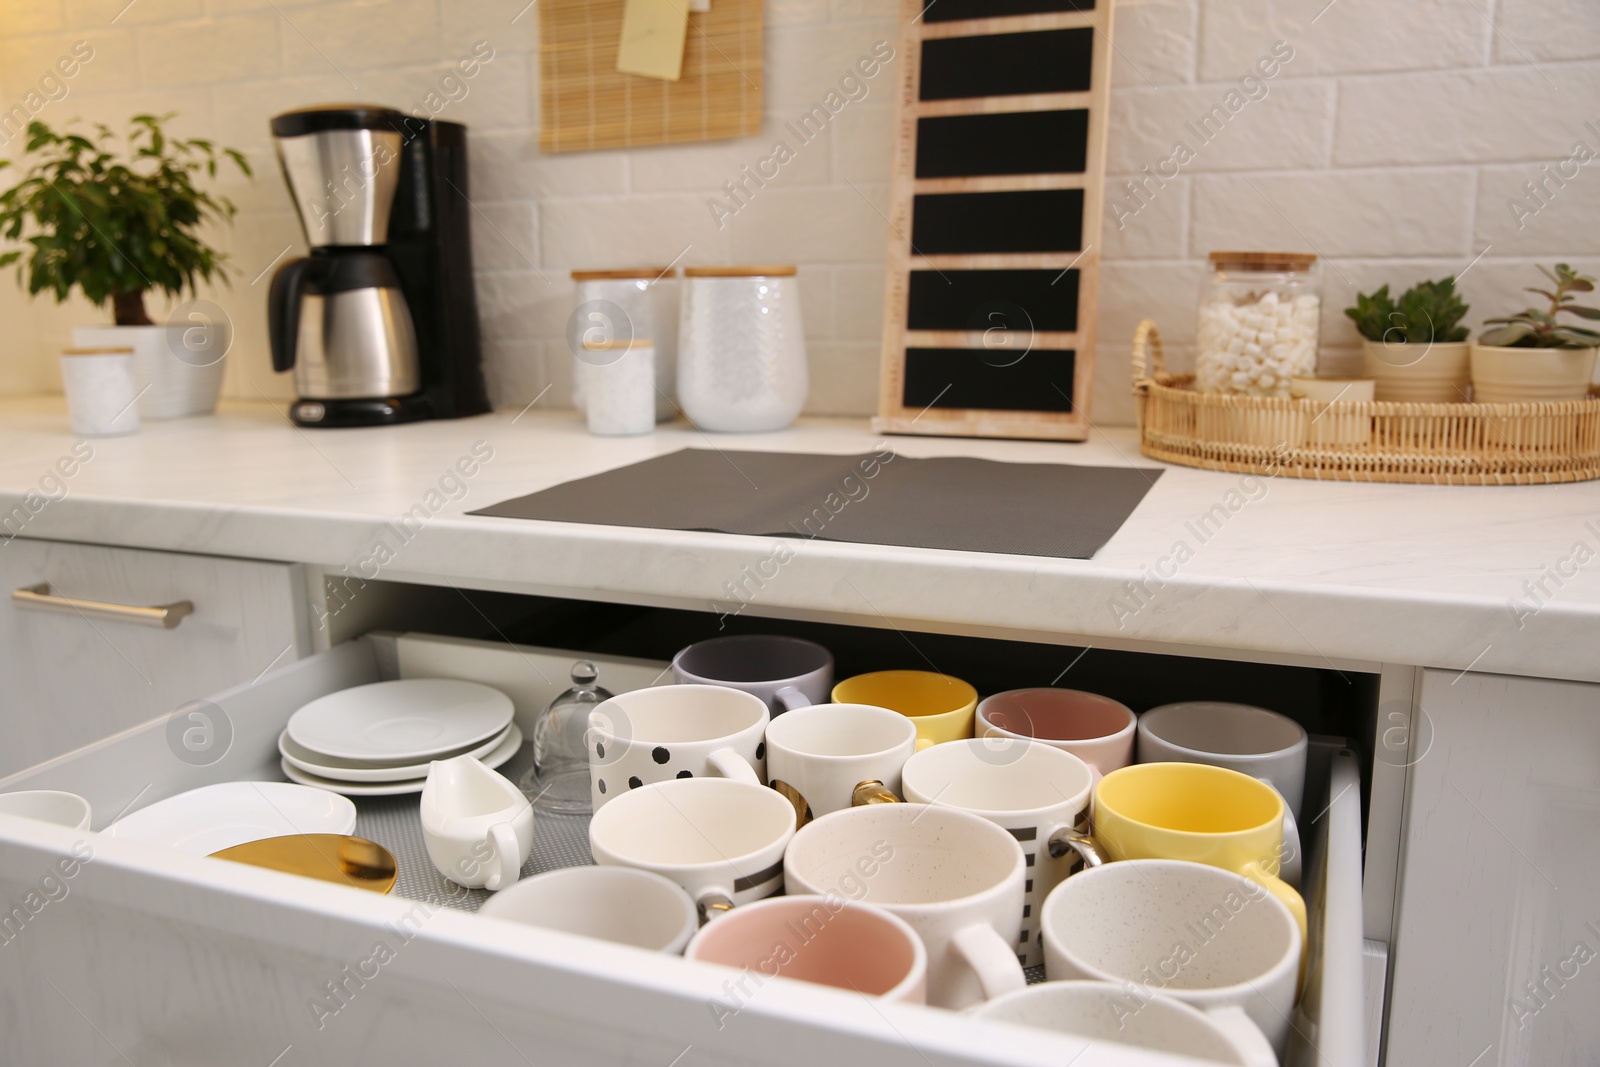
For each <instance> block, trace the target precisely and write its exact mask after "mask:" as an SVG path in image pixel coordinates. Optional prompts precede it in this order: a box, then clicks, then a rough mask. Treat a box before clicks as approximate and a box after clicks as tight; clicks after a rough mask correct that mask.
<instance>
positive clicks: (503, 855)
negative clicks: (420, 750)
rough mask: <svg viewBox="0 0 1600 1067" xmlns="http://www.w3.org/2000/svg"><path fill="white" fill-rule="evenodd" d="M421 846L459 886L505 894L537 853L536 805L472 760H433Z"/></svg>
mask: <svg viewBox="0 0 1600 1067" xmlns="http://www.w3.org/2000/svg"><path fill="white" fill-rule="evenodd" d="M422 842H423V844H424V845H426V846H427V849H428V858H429V859H430V860H432V861H433V865H434V866H435V867H437V868H438V869H439V873H440V874H442V875H444V876H445V877H446V878H448V879H450V880H451V881H452V882H455V883H456V884H457V885H462V886H466V887H467V888H468V889H504V888H506V887H507V886H509V885H512V884H513V883H515V882H516V880H517V878H518V876H519V875H520V874H521V872H522V864H523V863H524V862H525V861H526V860H527V858H528V853H529V852H531V851H533V805H532V804H529V803H528V798H527V797H525V796H523V795H522V790H520V789H518V788H517V787H516V786H515V785H513V784H512V783H511V781H510V779H508V778H506V777H505V776H504V775H502V774H500V773H499V772H498V771H493V770H490V769H489V768H488V767H485V766H484V765H483V764H482V763H480V762H479V761H478V760H476V759H474V758H473V757H471V756H456V757H454V758H453V759H447V760H434V761H433V762H432V763H430V764H428V780H427V781H426V782H425V783H424V784H423V786H422Z"/></svg>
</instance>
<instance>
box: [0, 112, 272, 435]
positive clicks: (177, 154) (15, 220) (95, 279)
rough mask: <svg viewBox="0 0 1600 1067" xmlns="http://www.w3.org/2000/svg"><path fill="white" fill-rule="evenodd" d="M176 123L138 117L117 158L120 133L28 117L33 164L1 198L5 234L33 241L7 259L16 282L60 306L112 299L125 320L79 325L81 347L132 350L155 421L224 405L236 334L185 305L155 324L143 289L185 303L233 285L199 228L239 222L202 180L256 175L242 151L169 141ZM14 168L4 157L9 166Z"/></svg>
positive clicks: (0, 229)
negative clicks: (234, 170)
mask: <svg viewBox="0 0 1600 1067" xmlns="http://www.w3.org/2000/svg"><path fill="white" fill-rule="evenodd" d="M172 117H173V116H172V115H161V116H156V115H135V116H134V117H133V118H132V119H131V120H130V121H129V125H128V133H127V136H126V137H125V138H123V139H122V144H121V146H120V149H121V150H120V151H118V148H119V146H118V145H117V144H116V142H117V141H118V138H117V136H116V134H114V133H113V132H112V131H111V130H110V129H109V128H108V127H107V126H105V125H103V124H100V123H97V124H95V132H96V135H97V140H90V139H89V138H88V137H85V136H83V135H81V134H79V133H75V132H73V131H72V130H71V129H70V124H69V128H68V129H66V130H65V131H64V132H60V133H58V132H56V131H55V130H53V129H51V128H50V127H49V126H47V125H45V124H44V123H42V122H37V121H35V122H30V123H29V124H28V130H27V145H26V149H25V152H26V154H27V157H29V160H28V166H27V169H26V170H25V171H23V173H22V176H21V178H20V180H18V181H17V182H16V183H15V184H14V185H12V186H11V187H10V188H9V189H6V190H5V191H4V192H0V236H4V237H5V238H7V239H9V240H10V241H12V242H20V243H23V244H25V245H27V246H28V248H26V249H18V250H13V251H10V252H6V253H4V254H3V255H0V267H3V266H7V265H10V264H12V263H18V267H17V279H18V281H19V283H23V284H26V286H27V288H28V291H29V292H30V293H34V294H38V293H42V292H46V291H48V292H50V293H52V294H53V295H54V296H55V298H56V300H57V301H58V302H60V301H64V300H66V299H67V297H68V295H69V294H70V293H71V292H72V290H73V289H74V288H77V289H79V290H81V291H82V292H83V295H84V296H86V297H88V298H89V300H91V301H92V302H93V303H94V304H96V305H97V306H99V307H102V308H103V307H105V306H106V305H107V304H109V305H110V306H111V309H112V314H113V316H114V321H115V323H116V325H115V326H87V327H78V328H76V329H74V330H73V344H74V345H75V346H78V347H80V348H96V347H103V348H124V349H127V348H131V349H132V350H133V352H134V354H135V356H136V358H137V363H138V372H139V378H140V384H141V389H142V395H141V398H140V401H139V411H140V414H142V415H144V416H145V417H146V418H157V419H159V418H175V417H178V416H181V415H195V414H204V413H207V412H210V411H212V410H214V409H215V408H216V404H217V394H218V391H219V390H220V389H221V386H222V357H223V356H224V355H226V354H227V349H228V344H229V342H230V341H231V337H230V336H229V332H228V324H227V321H226V317H225V316H222V315H221V314H220V313H219V312H216V309H212V310H213V312H214V313H213V314H211V315H205V314H195V313H192V308H190V309H180V311H187V312H191V313H185V314H183V315H181V316H179V315H175V316H174V319H178V320H179V321H178V322H177V323H175V324H169V325H157V324H155V323H153V322H152V321H151V320H150V314H149V311H148V309H147V308H146V307H145V299H144V298H145V294H146V293H149V292H150V291H152V290H159V291H161V292H163V293H166V294H168V295H170V296H172V297H181V296H182V295H183V294H184V293H185V292H188V293H190V294H193V293H194V292H195V291H196V287H197V285H198V284H199V283H200V282H202V281H205V282H209V281H211V280H212V279H214V278H220V279H223V280H224V281H225V280H226V274H225V269H224V261H225V257H224V256H223V254H222V253H221V252H218V251H217V250H216V249H214V248H212V247H210V246H209V245H208V244H206V242H205V240H204V238H203V235H202V234H201V233H200V230H201V228H202V227H203V226H204V225H205V224H207V223H209V222H225V221H230V220H231V219H232V218H233V214H234V206H233V204H232V202H231V201H229V200H228V199H227V198H226V197H216V196H212V195H211V194H210V193H208V192H206V191H205V190H204V189H202V188H199V187H198V186H197V185H196V184H195V183H196V179H197V178H199V176H200V173H201V172H202V171H204V172H205V175H206V177H208V178H214V177H215V176H216V173H217V166H218V164H219V163H221V162H224V161H232V163H233V164H234V165H235V166H237V167H238V168H239V170H240V171H242V172H243V173H244V174H245V175H247V176H248V175H249V174H250V165H249V163H248V162H247V161H246V160H245V157H244V156H243V155H242V154H240V153H239V152H237V151H235V150H234V149H231V148H219V147H217V146H216V145H214V144H213V143H212V142H210V141H207V140H203V139H199V138H194V139H190V140H180V139H176V138H172V137H169V136H167V134H166V133H165V132H164V131H163V129H162V124H163V123H165V122H168V121H170V120H171V119H172ZM10 162H11V161H9V160H0V168H4V167H7V166H9V165H10ZM19 165H20V161H19ZM24 257H26V261H25V262H20V263H19V261H20V260H23V258H24ZM218 320H220V321H218Z"/></svg>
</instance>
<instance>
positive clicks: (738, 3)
mask: <svg viewBox="0 0 1600 1067" xmlns="http://www.w3.org/2000/svg"><path fill="white" fill-rule="evenodd" d="M682 2H684V3H687V2H688V0H682ZM622 8H623V0H540V4H539V147H540V149H541V150H543V151H545V152H578V151H584V150H587V149H596V148H628V147H632V146H634V145H651V144H670V143H674V142H679V141H713V140H717V139H718V138H723V137H745V136H749V135H750V134H754V133H758V132H760V129H761V84H762V67H761V0H712V4H711V10H710V11H707V12H691V13H690V15H689V32H688V37H687V42H686V44H685V46H684V56H683V76H682V77H681V78H680V79H679V80H678V81H675V82H669V81H662V80H660V79H657V78H645V77H640V76H638V75H635V74H623V73H621V72H619V71H618V70H617V69H616V65H617V47H618V44H619V42H620V41H621V38H622Z"/></svg>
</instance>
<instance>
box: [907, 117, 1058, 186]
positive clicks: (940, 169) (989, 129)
mask: <svg viewBox="0 0 1600 1067" xmlns="http://www.w3.org/2000/svg"><path fill="white" fill-rule="evenodd" d="M1088 159H1089V112H1088V111H1086V110H1083V109H1081V108H1080V109H1075V110H1071V111H1008V112H1004V113H1001V114H998V115H939V116H935V117H932V118H920V119H918V120H917V172H916V173H917V177H919V178H970V177H977V176H979V175H985V174H1082V173H1083V170H1084V167H1085V166H1086V165H1087V163H1088Z"/></svg>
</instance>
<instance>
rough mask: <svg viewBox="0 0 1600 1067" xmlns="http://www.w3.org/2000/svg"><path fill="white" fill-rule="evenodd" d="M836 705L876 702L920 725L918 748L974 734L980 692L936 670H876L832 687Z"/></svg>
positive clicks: (918, 726) (879, 705)
mask: <svg viewBox="0 0 1600 1067" xmlns="http://www.w3.org/2000/svg"><path fill="white" fill-rule="evenodd" d="M833 702H834V703H835V704H875V705H877V706H878V707H880V708H888V709H890V710H891V711H898V712H899V713H900V714H902V715H904V716H905V717H906V718H908V719H910V720H911V721H912V722H914V723H916V724H917V751H918V752H921V751H922V750H923V749H925V748H927V747H928V746H929V745H938V744H943V743H944V742H946V741H959V740H961V739H962V738H963V737H971V736H972V720H973V713H974V712H976V711H977V708H978V691H977V690H976V689H974V688H972V686H970V685H968V684H967V683H966V682H963V681H962V680H961V679H960V678H952V677H950V676H949V675H948V674H935V673H934V672H933V671H874V672H873V673H871V674H858V675H856V676H855V677H854V678H846V679H845V680H844V681H842V682H840V683H839V684H838V685H836V686H834V687H833Z"/></svg>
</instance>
